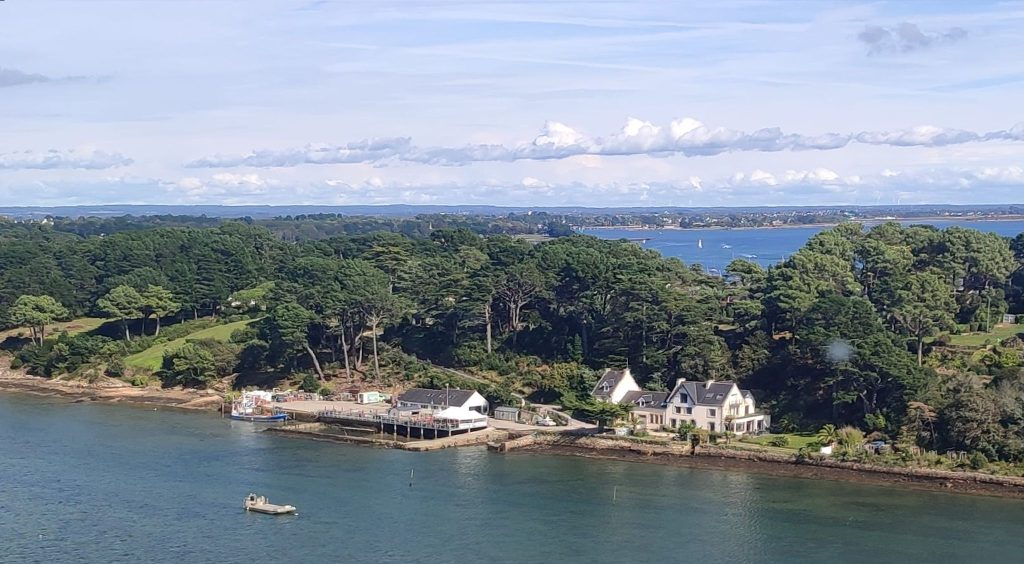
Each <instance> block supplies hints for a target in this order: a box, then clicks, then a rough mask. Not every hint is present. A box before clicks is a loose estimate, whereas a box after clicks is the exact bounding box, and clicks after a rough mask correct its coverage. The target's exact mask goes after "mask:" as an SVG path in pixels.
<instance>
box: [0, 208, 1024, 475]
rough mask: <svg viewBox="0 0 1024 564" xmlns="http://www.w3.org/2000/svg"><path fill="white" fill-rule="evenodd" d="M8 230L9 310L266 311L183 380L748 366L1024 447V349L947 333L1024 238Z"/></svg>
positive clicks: (760, 374) (829, 400) (922, 431)
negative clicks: (961, 347)
mask: <svg viewBox="0 0 1024 564" xmlns="http://www.w3.org/2000/svg"><path fill="white" fill-rule="evenodd" d="M282 221H284V220H282ZM290 221H296V218H292V219H291V220H290ZM297 221H302V220H301V219H299V220H297ZM318 221H319V219H318ZM473 221H476V220H473ZM481 221H482V220H481ZM0 237H2V238H3V239H2V245H0V268H2V271H0V316H4V318H5V319H8V320H12V316H11V314H12V313H17V312H18V311H21V313H18V315H23V314H25V310H24V308H18V307H16V303H17V300H18V299H19V298H21V297H22V296H34V297H36V298H40V297H42V296H49V297H52V298H53V299H54V300H55V302H56V306H58V307H62V308H66V309H67V310H68V312H67V313H68V315H72V316H81V315H100V316H106V317H110V318H117V319H122V320H123V321H124V323H123V329H124V331H123V335H121V337H122V341H123V342H121V343H118V346H120V349H121V350H124V351H129V350H131V351H137V350H138V349H139V347H141V346H142V344H144V343H145V342H146V341H145V340H144V339H138V338H136V339H134V340H133V341H131V342H133V343H135V344H132V345H128V344H127V343H128V342H129V341H128V338H129V337H131V336H132V335H140V334H146V335H147V337H145V339H154V338H156V336H155V335H153V333H154V332H155V326H156V324H155V323H153V322H150V323H145V322H143V321H141V320H143V319H145V318H150V317H154V316H155V317H156V318H157V319H159V318H164V319H165V323H166V324H173V323H174V322H175V321H177V320H180V319H195V318H199V317H204V316H218V317H222V316H224V315H228V314H231V315H245V316H249V317H251V318H258V321H256V322H254V323H253V324H251V325H249V326H248V328H246V329H245V330H243V331H240V332H238V334H236V335H235V336H234V337H233V338H232V343H230V346H227V347H224V346H221V345H217V344H214V343H212V342H209V343H206V344H202V343H199V344H196V346H194V347H192V348H190V349H187V350H185V351H179V352H178V353H176V354H175V355H170V356H168V357H167V358H165V363H164V364H165V366H164V369H165V370H167V371H169V373H173V374H176V375H177V376H176V377H177V378H179V379H180V383H192V384H195V383H200V384H201V383H203V382H204V381H206V380H208V379H209V378H214V377H217V376H219V375H223V374H224V373H226V372H230V371H232V370H267V369H270V370H280V371H285V372H295V371H299V372H308V373H310V374H313V375H315V376H314V377H315V378H316V379H318V380H321V381H326V380H330V379H331V378H332V377H334V376H339V375H351V376H353V377H366V378H378V379H387V378H390V377H393V376H394V375H395V373H396V371H401V370H405V369H406V368H407V366H406V365H405V364H403V363H405V362H406V361H405V360H403V359H404V358H407V356H408V355H415V356H416V357H419V358H421V359H429V360H430V361H432V362H434V363H436V364H440V365H444V366H451V367H460V368H468V369H472V370H474V371H477V372H478V373H481V374H483V373H487V374H490V375H492V376H493V377H495V378H500V380H501V386H502V387H503V389H505V390H507V391H508V392H509V393H511V392H512V391H516V392H517V393H523V394H531V393H533V394H541V395H545V396H546V397H552V396H558V397H561V398H562V399H563V401H569V402H571V401H573V399H574V398H577V397H580V396H582V395H584V393H585V392H586V390H587V389H588V386H589V384H590V383H591V382H592V379H593V374H594V370H599V369H601V368H604V367H621V366H629V367H630V368H631V369H632V371H633V372H634V374H637V375H638V376H639V378H640V380H641V382H642V384H643V385H645V386H647V387H648V388H651V389H667V388H668V387H670V386H671V385H672V384H673V383H674V382H675V380H676V378H680V377H684V378H688V379H726V378H728V379H736V380H739V381H740V382H741V383H742V384H743V385H744V386H745V387H749V388H752V389H754V390H755V392H756V393H757V394H758V396H759V398H760V400H761V402H762V405H766V406H768V407H769V408H770V409H771V410H772V412H773V419H774V420H775V421H776V422H777V423H778V424H779V425H781V426H782V427H784V428H786V429H792V430H796V429H817V428H818V427H819V426H820V425H821V424H822V423H826V422H830V423H834V424H837V425H853V426H857V427H860V428H862V429H864V430H866V431H868V432H870V433H877V434H878V435H884V436H887V437H889V438H892V439H894V440H900V441H905V442H909V443H916V444H919V445H920V446H923V447H927V448H936V449H941V448H955V449H961V450H969V451H974V452H980V453H982V454H984V456H986V457H987V458H989V459H1004V460H1021V459H1024V415H1022V413H1024V402H1022V401H1021V398H1022V397H1024V385H1022V380H1021V377H1020V368H1019V367H1020V364H1021V357H1020V348H1024V347H1020V348H1014V347H1013V346H1011V344H1009V343H1007V344H1005V346H1002V347H1001V348H1000V349H999V350H998V352H999V355H998V358H997V360H998V363H996V362H988V361H987V360H983V359H979V360H978V362H976V363H966V364H963V363H961V364H958V365H953V364H952V363H947V362H946V360H945V359H946V357H945V356H943V354H941V350H940V349H941V347H940V345H941V344H942V343H944V342H946V341H948V339H946V337H944V334H945V333H948V332H957V331H960V330H962V328H971V327H973V328H982V329H985V328H989V327H991V326H993V325H994V324H995V323H996V322H998V321H1000V320H1001V318H1002V315H1003V314H1004V313H1006V312H1011V313H1014V312H1020V311H1024V307H1022V305H1024V304H1022V303H1021V300H1022V294H1021V287H1022V278H1021V273H1020V266H1021V264H1022V262H1021V260H1022V249H1024V244H1022V243H1021V240H1020V239H1018V240H1016V241H1010V240H1007V239H1004V238H1001V237H999V236H996V235H992V234H985V233H980V232H977V231H973V230H967V229H960V228H950V229H948V230H945V231H941V230H938V229H934V228H931V227H926V226H914V227H902V226H900V225H899V224H895V223H892V224H885V225H882V226H879V227H876V228H874V229H872V230H870V231H864V230H863V229H862V228H861V226H860V225H858V224H852V223H851V224H844V225H841V226H840V227H838V228H835V229H833V230H830V231H826V232H823V233H821V234H819V235H817V236H815V237H814V238H813V239H812V240H810V241H809V242H808V244H807V245H806V246H805V248H803V249H802V250H801V251H799V252H797V253H795V254H794V255H793V256H791V257H790V258H789V259H788V260H786V261H785V262H784V263H781V264H779V265H777V266H774V267H772V268H770V269H767V270H765V269H762V268H761V267H759V266H758V265H756V264H753V263H750V262H746V261H736V262H734V263H733V264H731V265H730V266H729V268H728V270H727V276H726V277H725V278H719V277H711V276H708V275H706V274H705V273H704V272H703V269H702V268H701V267H699V266H696V265H694V266H687V265H684V264H682V263H681V262H680V261H678V260H676V259H671V258H665V257H662V256H660V255H659V254H657V253H656V252H654V251H650V250H645V249H643V248H642V247H640V246H638V245H635V244H631V243H628V242H624V241H603V240H599V239H596V238H592V237H585V236H569V237H563V238H558V239H554V240H550V241H547V242H543V243H540V244H530V243H527V242H525V241H523V240H521V239H517V238H514V237H510V236H508V235H500V234H499V235H488V236H482V235H480V234H479V233H477V232H475V231H474V230H473V229H470V228H466V227H462V228H455V229H451V228H444V229H436V228H435V229H432V230H431V231H429V233H425V234H424V233H416V234H415V235H408V234H400V233H393V232H390V231H374V232H372V233H366V234H355V235H339V236H334V237H326V238H312V237H311V238H308V239H306V238H304V239H303V240H301V241H299V242H294V243H293V242H289V241H284V240H282V239H281V238H280V237H278V236H275V234H274V233H273V232H272V231H271V230H270V229H268V228H267V227H265V226H261V225H252V224H248V223H246V222H227V223H224V224H221V225H219V226H217V227H213V228H194V227H174V228H155V229H148V230H129V231H123V232H119V233H115V234H110V235H106V236H88V237H82V236H75V235H70V234H69V233H67V232H61V231H59V230H57V229H56V228H54V227H46V226H32V227H31V228H21V230H20V231H19V230H17V229H13V230H0ZM33 304H36V302H31V303H28V302H25V303H22V304H21V306H25V307H29V306H32V307H34V306H33ZM119 304H120V305H119ZM154 304H156V305H154ZM44 305H45V306H46V307H49V308H51V309H52V308H53V307H54V305H53V304H50V303H49V302H46V303H45V304H44V302H43V301H39V302H38V307H39V308H43V306H44ZM122 306H123V307H122ZM31 309H32V308H31V307H29V311H30V313H31ZM58 313H60V312H59V311H58ZM15 317H17V315H16V316H15ZM193 323H195V322H194V321H193ZM29 324H30V325H32V326H35V325H37V324H35V323H31V322H30V323H29ZM44 325H45V324H44ZM168 330H170V327H168ZM40 334H50V333H45V329H41V330H40ZM118 336H119V335H118V334H117V333H114V334H111V335H109V338H110V339H114V338H117V337H118ZM97 338H98V337H96V336H95V335H85V336H82V337H80V339H81V340H82V342H78V341H77V339H79V337H67V336H63V337H60V338H58V339H56V340H54V339H49V340H47V341H46V342H45V343H43V344H39V341H40V340H42V337H40V338H39V339H36V343H35V344H26V349H25V350H28V351H35V353H39V352H40V351H42V352H43V353H45V354H44V356H46V355H51V354H56V353H54V352H53V351H57V352H59V353H60V354H63V355H64V356H65V357H67V356H68V355H69V354H71V353H70V351H72V350H74V351H77V352H76V353H75V354H74V355H73V356H74V357H75V358H76V359H80V360H82V362H85V363H87V362H88V359H89V358H92V357H93V356H95V357H96V358H105V359H107V360H111V359H113V360H116V359H117V357H118V354H119V353H117V350H118V346H114V345H112V344H111V343H109V342H107V343H103V342H98V341H95V339H97ZM61 339H63V341H61ZM87 339H93V340H92V341H87ZM137 341H142V343H139V342H137ZM60 342H62V343H63V346H62V347H57V346H56V344H55V343H57V344H60ZM148 342H152V341H148ZM201 349H202V350H201ZM47 350H49V351H51V352H49V353H47V352H46V351H47ZM99 351H102V352H99ZM104 355H106V356H104ZM37 356H38V354H37ZM47 358H49V357H47ZM62 358H63V357H62ZM986 358H987V357H986ZM51 364H52V363H51ZM232 365H233V366H232ZM114 366H115V367H116V368H120V367H119V366H118V365H117V363H116V362H114ZM115 372H119V370H115Z"/></svg>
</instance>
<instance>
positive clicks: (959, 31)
mask: <svg viewBox="0 0 1024 564" xmlns="http://www.w3.org/2000/svg"><path fill="white" fill-rule="evenodd" d="M966 38H967V30H966V29H964V28H962V27H951V28H949V29H947V30H944V31H938V32H934V33H926V32H924V31H921V28H919V27H918V26H917V25H916V24H912V23H910V22H903V23H901V24H899V25H896V26H893V27H881V26H877V25H869V26H866V27H865V28H864V30H863V31H861V32H860V33H859V34H857V39H859V40H860V41H861V43H864V44H865V45H867V47H868V55H885V54H893V53H909V52H910V51H918V50H922V49H927V48H929V47H932V46H935V45H942V44H950V43H956V42H957V41H960V40H962V39H966Z"/></svg>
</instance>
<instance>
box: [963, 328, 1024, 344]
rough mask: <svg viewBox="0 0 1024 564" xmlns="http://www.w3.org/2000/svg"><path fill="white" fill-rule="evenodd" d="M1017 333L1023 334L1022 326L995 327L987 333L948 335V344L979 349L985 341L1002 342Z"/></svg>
mask: <svg viewBox="0 0 1024 564" xmlns="http://www.w3.org/2000/svg"><path fill="white" fill-rule="evenodd" d="M1017 333H1024V326H1022V325H1002V324H1000V325H996V326H995V327H993V328H992V331H991V332H989V333H985V332H981V333H964V334H962V335H950V336H949V344H951V345H954V346H958V347H981V346H983V345H984V344H985V341H987V340H989V339H992V340H993V341H1002V340H1003V339H1006V338H1009V337H1012V336H1014V335H1016V334H1017Z"/></svg>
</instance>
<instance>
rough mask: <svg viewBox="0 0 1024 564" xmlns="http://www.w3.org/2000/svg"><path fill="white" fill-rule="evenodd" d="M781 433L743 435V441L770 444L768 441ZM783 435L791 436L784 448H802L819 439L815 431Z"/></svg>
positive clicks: (762, 444) (763, 444)
mask: <svg viewBox="0 0 1024 564" xmlns="http://www.w3.org/2000/svg"><path fill="white" fill-rule="evenodd" d="M778 436H779V435H777V434H776V435H758V436H756V437H743V438H742V439H741V442H744V443H753V444H756V445H761V446H768V441H770V440H772V438H773V437H778ZM782 436H785V437H787V438H789V444H788V445H786V446H785V447H784V448H789V449H793V450H800V449H801V448H803V447H805V446H807V445H809V444H811V443H813V442H815V441H817V440H818V439H817V438H815V436H814V434H813V433H785V434H783V435H782Z"/></svg>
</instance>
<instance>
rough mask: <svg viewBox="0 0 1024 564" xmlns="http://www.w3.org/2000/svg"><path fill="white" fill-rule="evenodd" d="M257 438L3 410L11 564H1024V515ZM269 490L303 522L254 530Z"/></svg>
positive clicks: (818, 490) (658, 474) (919, 498)
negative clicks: (250, 510) (257, 501)
mask: <svg viewBox="0 0 1024 564" xmlns="http://www.w3.org/2000/svg"><path fill="white" fill-rule="evenodd" d="M257 428H258V427H254V426H253V425H251V424H244V423H239V422H231V421H227V420H223V419H219V418H217V417H214V416H207V415H197V414H190V413H179V412H173V411H162V410H161V411H153V410H152V409H151V408H150V409H147V408H141V407H140V408H134V407H129V406H112V405H101V404H68V403H60V402H57V401H51V400H40V399H36V398H25V397H13V396H0V480H2V482H0V561H3V562H69V561H76V562H128V561H133V562H171V561H175V562H179V563H180V562H250V561H287V562H432V563H433V562H458V563H460V564H464V563H466V562H544V563H550V562H614V563H617V564H621V563H624V562H707V563H716V562H730V563H737V562H744V563H745V562H795V563H802V562H911V561H913V562H968V561H970V562H1019V561H1020V559H1021V554H1024V552H1022V551H1024V537H1022V536H1021V534H1020V526H1021V523H1024V503H1022V502H1020V501H1012V500H1001V499H996V498H985V497H970V496H960V495H953V494H945V493H931V492H917V491H907V490H904V489H899V488H886V487H877V486H865V485H856V484H846V483H839V482H827V481H812V480H801V479H790V478H778V477H769V476H759V475H753V474H742V473H734V472H717V471H707V470H691V469H682V468H672V467H666V466H658V465H645V464H636V463H628V462H614V461H594V460H586V459H579V458H570V457H556V456H532V455H498V454H493V453H489V452H487V451H486V450H485V449H480V448H465V449H450V450H445V451H439V452H434V453H408V452H404V451H391V450H379V449H371V448H365V447H357V446H348V445H336V444H328V443H319V442H314V441H305V440H300V439H288V438H282V437H274V436H270V435H268V434H265V433H259V432H257V431H256V429H257ZM411 469H415V479H414V485H413V486H412V487H410V486H409V474H410V470H411ZM616 487H617V488H618V494H617V500H616V501H613V500H612V492H613V489H614V488H616ZM250 491H255V492H259V493H262V494H265V495H268V496H270V498H271V501H277V502H280V503H291V504H294V505H296V506H298V507H299V512H300V514H299V515H298V516H295V517H268V516H262V515H254V514H246V513H245V512H244V511H242V509H241V502H242V498H243V497H244V496H245V495H246V494H247V493H249V492H250Z"/></svg>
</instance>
